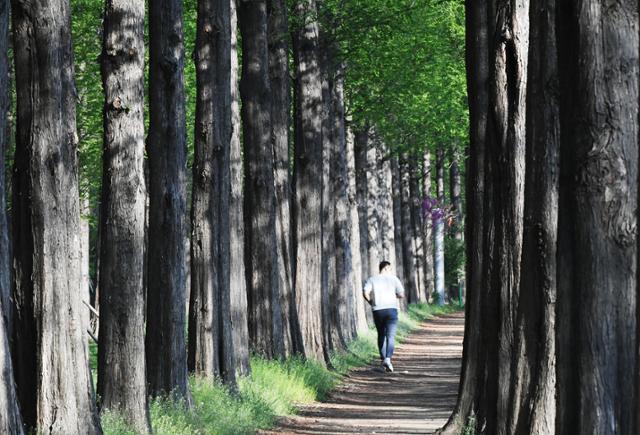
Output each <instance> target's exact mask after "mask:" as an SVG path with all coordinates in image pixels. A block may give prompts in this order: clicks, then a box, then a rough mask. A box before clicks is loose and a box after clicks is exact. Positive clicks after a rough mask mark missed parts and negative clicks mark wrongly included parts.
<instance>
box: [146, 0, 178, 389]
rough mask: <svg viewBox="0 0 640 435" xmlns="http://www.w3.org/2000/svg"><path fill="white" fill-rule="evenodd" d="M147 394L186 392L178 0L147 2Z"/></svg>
mask: <svg viewBox="0 0 640 435" xmlns="http://www.w3.org/2000/svg"><path fill="white" fill-rule="evenodd" d="M149 34H150V53H149V58H150V67H149V99H150V101H149V111H150V123H149V137H148V139H147V154H148V157H149V159H148V162H149V236H148V238H149V240H148V254H147V270H148V275H147V325H146V326H147V334H146V342H145V344H146V355H147V382H148V387H149V393H150V394H151V395H154V396H155V395H158V394H161V393H165V394H167V393H172V394H174V395H175V396H176V397H177V398H183V399H184V398H188V395H189V388H188V382H187V352H186V349H187V347H186V340H185V334H184V331H185V327H186V306H185V305H186V301H187V296H186V283H187V279H186V267H185V264H186V250H185V243H184V240H185V237H186V228H187V221H186V219H187V210H186V184H185V176H186V174H185V171H186V159H187V156H186V153H187V149H186V119H185V98H184V85H183V82H184V80H183V69H184V46H183V41H182V2H181V1H179V0H153V1H152V2H151V4H150V8H149Z"/></svg>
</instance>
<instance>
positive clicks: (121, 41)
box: [98, 0, 150, 433]
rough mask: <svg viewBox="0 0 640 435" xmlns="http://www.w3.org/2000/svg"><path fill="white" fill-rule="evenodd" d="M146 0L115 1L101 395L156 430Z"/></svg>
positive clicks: (107, 69) (107, 120)
mask: <svg viewBox="0 0 640 435" xmlns="http://www.w3.org/2000/svg"><path fill="white" fill-rule="evenodd" d="M144 14H145V8H144V2H143V1H140V0H107V4H106V8H105V16H104V40H103V52H102V59H101V61H102V83H103V88H104V95H105V105H104V155H103V179H102V206H103V209H102V210H103V214H102V217H103V220H102V222H101V224H102V228H101V231H102V243H101V250H100V333H99V334H100V335H99V341H100V344H99V349H98V395H99V396H100V400H101V406H102V408H103V409H111V410H114V411H116V410H117V411H119V412H120V413H121V414H122V416H123V417H124V418H125V420H126V421H127V422H128V423H129V424H130V425H131V426H132V427H134V428H135V429H136V430H137V431H139V432H143V433H145V432H149V431H150V423H149V413H148V409H149V408H148V400H147V384H146V377H145V343H144V324H145V296H144V287H143V286H144V283H143V271H144V267H145V264H144V237H145V236H144V234H145V232H144V225H145V203H146V189H145V181H144V162H143V161H144V118H143V108H144V39H143V30H144Z"/></svg>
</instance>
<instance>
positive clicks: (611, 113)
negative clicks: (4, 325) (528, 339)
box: [556, 1, 638, 435]
mask: <svg viewBox="0 0 640 435" xmlns="http://www.w3.org/2000/svg"><path fill="white" fill-rule="evenodd" d="M558 14H559V16H558V21H557V22H558V23H563V25H562V26H559V27H558V32H559V34H558V41H559V47H558V54H559V56H558V58H559V59H560V64H559V68H558V69H559V71H561V79H560V89H562V90H563V94H562V98H561V101H562V103H561V111H562V112H563V113H562V116H561V128H562V138H561V150H560V153H561V156H560V161H561V174H560V197H559V204H560V207H559V231H558V236H559V241H558V245H559V246H558V258H559V259H561V261H559V263H558V265H557V266H558V271H559V272H561V273H559V274H558V278H559V279H558V303H557V305H558V308H557V309H558V312H557V316H558V325H557V327H556V331H557V335H556V338H557V355H558V363H557V389H558V393H559V394H558V402H557V409H558V416H557V424H558V426H557V428H556V430H557V431H559V432H562V431H564V432H566V431H569V430H570V431H574V432H579V433H586V434H589V433H593V434H596V433H597V434H603V435H606V434H614V433H616V434H631V433H637V429H638V428H636V427H635V426H634V424H635V421H634V420H635V418H636V413H637V410H636V409H637V408H635V407H634V406H633V403H634V400H637V392H634V386H633V383H632V382H630V379H629V375H628V374H629V373H632V372H633V371H634V370H635V367H636V365H637V354H636V349H637V347H636V346H637V336H636V334H637V329H636V298H637V287H636V253H637V243H636V231H635V228H636V212H635V210H636V207H637V185H638V183H637V175H638V172H637V163H638V5H637V2H630V1H625V2H621V3H616V4H615V5H612V6H610V7H609V6H608V5H603V4H601V2H596V1H585V2H577V1H572V2H567V3H566V4H563V5H562V6H561V7H560V8H559V9H558Z"/></svg>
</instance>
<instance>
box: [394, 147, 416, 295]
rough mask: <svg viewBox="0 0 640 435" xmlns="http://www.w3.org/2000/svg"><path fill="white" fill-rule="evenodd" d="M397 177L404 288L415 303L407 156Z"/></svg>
mask: <svg viewBox="0 0 640 435" xmlns="http://www.w3.org/2000/svg"><path fill="white" fill-rule="evenodd" d="M398 171H399V174H398V179H399V180H400V189H401V195H402V196H401V201H402V209H401V211H400V212H401V219H402V258H403V264H402V265H403V268H404V279H405V290H406V295H407V296H406V298H407V303H410V304H413V303H417V302H418V300H419V298H418V271H417V269H416V250H415V244H414V239H413V224H412V222H411V212H412V209H411V186H410V182H409V177H410V176H411V172H410V168H409V162H408V157H407V156H406V155H403V156H402V160H401V161H400V165H399V168H398Z"/></svg>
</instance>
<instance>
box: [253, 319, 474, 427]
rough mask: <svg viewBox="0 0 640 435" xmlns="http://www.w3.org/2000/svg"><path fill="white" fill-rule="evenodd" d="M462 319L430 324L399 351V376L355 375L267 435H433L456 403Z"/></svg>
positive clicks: (373, 370)
mask: <svg viewBox="0 0 640 435" xmlns="http://www.w3.org/2000/svg"><path fill="white" fill-rule="evenodd" d="M463 335H464V316H463V314H462V313H456V314H452V315H449V316H446V317H442V318H438V319H434V320H430V321H428V322H426V323H424V324H422V326H421V327H420V328H419V329H417V330H416V331H415V332H413V334H411V336H410V337H408V338H407V339H406V340H405V341H404V343H402V344H401V345H400V346H398V347H397V348H396V353H395V356H394V358H393V365H394V368H395V372H394V373H391V374H388V373H384V372H383V371H382V370H380V369H379V368H378V365H377V361H375V362H374V363H372V364H370V365H369V366H366V367H363V368H360V369H357V370H354V371H353V372H351V374H350V375H349V376H348V377H347V378H346V379H345V380H344V382H343V384H342V385H341V386H340V387H339V388H338V389H337V390H336V391H335V392H334V393H333V394H332V395H331V397H330V398H329V400H328V401H327V402H325V403H317V404H314V405H310V406H304V407H301V408H300V411H299V415H297V416H295V417H288V418H283V419H282V420H281V421H280V422H279V423H280V425H279V427H278V428H277V429H274V430H273V431H272V432H265V433H295V434H340V433H379V434H388V433H405V434H418V433H420V434H424V433H433V432H434V431H435V430H436V429H439V428H441V427H442V426H443V425H444V424H445V423H446V421H447V419H448V417H449V415H450V414H451V411H452V410H453V407H454V406H455V402H456V395H457V392H458V380H459V379H458V378H459V375H460V360H461V357H462V338H463Z"/></svg>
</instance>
